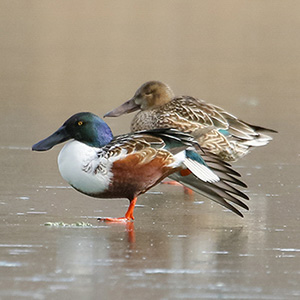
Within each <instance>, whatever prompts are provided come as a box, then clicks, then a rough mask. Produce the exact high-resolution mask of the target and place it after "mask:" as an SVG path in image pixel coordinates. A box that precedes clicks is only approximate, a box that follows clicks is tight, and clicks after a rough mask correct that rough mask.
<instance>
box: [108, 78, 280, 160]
mask: <svg viewBox="0 0 300 300" xmlns="http://www.w3.org/2000/svg"><path fill="white" fill-rule="evenodd" d="M136 110H141V111H140V112H139V113H138V114H137V115H136V116H135V117H134V118H133V120H132V123H131V131H133V132H134V131H139V130H149V129H154V128H176V129H178V130H181V131H183V132H188V133H191V134H192V135H193V136H194V137H195V138H197V140H198V142H199V143H200V145H201V146H202V147H203V148H207V149H208V150H209V151H211V152H212V153H214V154H216V155H218V156H219V157H220V158H221V159H223V160H225V161H235V160H237V159H239V158H241V157H243V156H244V155H246V154H247V153H248V152H249V150H250V148H251V147H257V146H264V145H266V144H267V143H268V142H269V141H270V140H272V138H271V137H270V136H268V135H266V134H264V132H276V131H274V130H272V129H267V128H263V127H260V126H254V125H250V124H248V123H246V122H244V121H241V120H240V119H238V118H236V117H235V116H233V115H232V114H230V113H228V112H226V111H225V110H224V109H222V108H220V107H218V106H216V105H213V104H208V103H206V102H204V101H203V100H200V99H196V98H194V97H190V96H179V97H175V95H174V93H173V91H172V90H171V88H170V87H169V86H168V85H166V84H164V83H162V82H159V81H149V82H146V83H144V84H143V85H142V86H141V87H140V88H139V89H138V90H137V91H136V93H135V94H134V96H133V98H132V99H130V100H129V101H127V102H125V103H124V104H122V105H121V106H119V107H118V108H116V109H114V110H112V111H110V112H108V113H107V114H105V115H104V117H117V116H120V115H122V114H124V113H130V112H133V111H136Z"/></svg>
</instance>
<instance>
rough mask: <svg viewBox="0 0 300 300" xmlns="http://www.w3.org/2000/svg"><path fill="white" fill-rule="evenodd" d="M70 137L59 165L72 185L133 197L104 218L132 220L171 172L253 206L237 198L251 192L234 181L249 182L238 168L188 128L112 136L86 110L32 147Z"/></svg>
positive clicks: (222, 199)
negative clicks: (121, 212)
mask: <svg viewBox="0 0 300 300" xmlns="http://www.w3.org/2000/svg"><path fill="white" fill-rule="evenodd" d="M67 140H71V141H69V142H68V143H67V144H66V145H65V146H64V147H63V148H62V150H61V151H60V153H59V156H58V167H59V171H60V173H61V175H62V177H63V178H64V179H65V180H66V181H67V182H68V183H69V184H70V185H71V186H72V187H73V188H75V189H76V190H78V191H79V192H81V193H83V194H86V195H89V196H92V197H98V198H128V199H129V201H130V205H129V208H128V211H127V212H126V214H125V217H123V218H105V219H104V220H105V221H113V222H114V221H115V222H126V221H130V220H133V219H134V217H133V210H134V206H135V203H136V199H137V196H139V195H140V194H143V193H145V192H146V191H147V190H149V189H150V188H151V187H153V186H154V185H156V184H158V183H159V182H160V181H161V180H163V179H164V178H165V177H167V176H172V174H173V175H174V176H175V180H177V181H179V182H182V183H183V184H186V185H187V186H189V187H190V188H192V189H194V190H195V191H197V192H198V193H202V194H204V195H205V196H207V197H209V198H211V199H212V200H214V201H216V202H218V203H219V204H221V205H223V206H225V207H227V208H228V209H230V210H232V211H233V212H235V213H237V214H238V215H240V216H242V214H241V213H240V211H239V210H237V209H236V208H235V207H234V206H233V205H231V204H230V203H228V202H227V201H231V202H233V203H235V204H237V205H239V206H241V207H243V208H245V209H248V207H247V206H246V205H245V204H244V203H243V202H242V201H241V200H239V199H238V198H239V197H241V198H243V199H248V197H247V196H246V195H245V194H243V193H242V192H240V191H239V190H237V189H236V188H234V187H233V186H231V184H230V183H234V184H236V185H239V186H243V187H244V186H245V184H244V183H242V182H241V181H239V180H238V179H237V178H236V177H235V176H238V175H239V174H238V173H236V172H235V171H233V170H232V169H231V168H230V167H229V166H228V164H226V163H224V162H222V161H220V160H219V159H217V158H216V157H215V156H214V155H213V154H210V153H205V152H203V153H202V151H201V149H200V148H199V146H198V144H197V142H196V141H195V140H194V139H193V138H192V137H191V136H190V135H188V134H186V133H182V132H179V131H177V130H175V129H157V130H151V131H142V132H137V133H131V134H126V135H120V136H117V137H113V135H112V132H111V130H110V128H109V127H108V125H107V124H106V123H105V122H104V121H103V120H102V119H100V118H99V117H98V116H96V115H94V114H92V113H86V112H84V113H78V114H75V115H73V116H72V117H70V118H69V119H68V120H67V121H66V122H65V123H64V124H63V125H62V126H61V127H60V128H59V129H58V130H57V131H56V132H54V133H53V134H52V135H50V136H49V137H47V138H46V139H44V140H42V141H40V142H38V143H36V144H35V145H33V146H32V150H35V151H45V150H49V149H51V148H52V147H53V146H55V145H56V144H59V143H62V142H65V141H67ZM199 153H202V154H203V155H200V154H199ZM177 172H178V173H177Z"/></svg>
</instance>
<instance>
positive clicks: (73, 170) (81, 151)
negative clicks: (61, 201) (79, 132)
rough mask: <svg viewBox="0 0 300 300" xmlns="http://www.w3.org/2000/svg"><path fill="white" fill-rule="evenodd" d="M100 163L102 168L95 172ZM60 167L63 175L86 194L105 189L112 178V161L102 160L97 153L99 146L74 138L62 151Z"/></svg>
mask: <svg viewBox="0 0 300 300" xmlns="http://www.w3.org/2000/svg"><path fill="white" fill-rule="evenodd" d="M102 160H103V159H102ZM99 163H101V165H102V170H101V171H99V172H95V170H96V168H97V166H98V165H99ZM58 168H59V171H60V174H61V176H62V177H63V178H64V179H65V180H66V181H67V182H68V183H69V184H70V185H72V186H73V187H74V188H76V189H78V190H79V191H81V192H82V193H84V194H97V193H101V192H103V191H105V190H106V189H107V188H108V185H109V182H110V179H111V178H112V173H111V172H110V169H111V162H109V161H108V160H105V161H101V159H100V158H99V157H98V155H97V148H93V147H89V146H88V145H86V144H84V143H80V142H78V141H74V140H73V141H70V142H69V143H67V144H66V145H65V146H64V147H63V148H62V150H61V151H60V153H59V155H58Z"/></svg>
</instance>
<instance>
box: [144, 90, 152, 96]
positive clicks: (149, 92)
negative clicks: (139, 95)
mask: <svg viewBox="0 0 300 300" xmlns="http://www.w3.org/2000/svg"><path fill="white" fill-rule="evenodd" d="M152 93H153V92H152V91H147V92H145V95H151V94H152Z"/></svg>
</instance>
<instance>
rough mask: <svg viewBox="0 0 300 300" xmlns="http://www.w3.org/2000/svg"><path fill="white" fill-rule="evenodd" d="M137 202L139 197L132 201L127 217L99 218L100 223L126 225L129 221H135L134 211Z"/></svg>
mask: <svg viewBox="0 0 300 300" xmlns="http://www.w3.org/2000/svg"><path fill="white" fill-rule="evenodd" d="M136 200H137V197H135V198H134V199H133V200H132V201H130V204H129V207H128V210H127V212H126V214H125V217H121V218H98V221H103V222H118V223H126V222H128V221H131V220H134V216H133V211H134V207H135V203H136Z"/></svg>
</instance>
